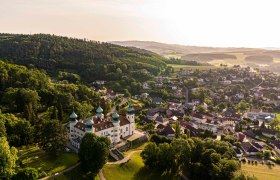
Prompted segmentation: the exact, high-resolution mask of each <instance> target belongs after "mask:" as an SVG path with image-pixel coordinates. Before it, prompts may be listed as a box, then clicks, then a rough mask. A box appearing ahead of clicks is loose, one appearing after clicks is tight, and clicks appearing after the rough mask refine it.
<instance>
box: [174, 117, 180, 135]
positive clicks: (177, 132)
mask: <svg viewBox="0 0 280 180" xmlns="http://www.w3.org/2000/svg"><path fill="white" fill-rule="evenodd" d="M180 135H181V128H180V123H179V121H176V123H175V137H176V138H178V137H180Z"/></svg>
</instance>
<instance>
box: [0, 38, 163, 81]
mask: <svg viewBox="0 0 280 180" xmlns="http://www.w3.org/2000/svg"><path fill="white" fill-rule="evenodd" d="M0 59H3V60H6V61H8V62H11V63H15V64H19V65H25V66H28V67H36V68H38V69H44V70H46V71H47V72H48V73H49V74H50V75H52V76H56V75H57V74H58V72H59V71H68V72H72V73H76V74H78V75H80V76H81V78H82V80H83V81H86V82H92V81H94V80H120V79H121V78H122V77H123V76H126V75H127V76H129V77H132V78H134V79H137V80H139V81H141V80H145V79H148V78H149V75H147V74H143V72H142V71H141V70H142V69H146V70H148V72H150V73H151V74H154V75H156V74H158V73H160V72H161V71H162V70H163V69H164V68H165V67H166V64H165V63H164V60H165V59H164V58H163V57H161V56H159V55H157V54H155V53H152V52H149V51H147V50H143V49H138V48H127V47H122V46H118V45H113V44H110V43H102V42H96V41H86V40H82V39H74V38H67V37H61V36H55V35H46V34H35V35H19V34H0Z"/></svg>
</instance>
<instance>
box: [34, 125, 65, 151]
mask: <svg viewBox="0 0 280 180" xmlns="http://www.w3.org/2000/svg"><path fill="white" fill-rule="evenodd" d="M36 130H37V136H38V143H39V146H40V147H41V148H42V149H43V150H45V151H46V152H49V153H51V154H56V153H57V152H59V151H61V150H63V149H64V148H65V146H66V142H67V139H66V128H65V126H64V125H62V124H61V123H60V122H59V121H57V120H49V121H44V122H42V123H41V124H40V125H38V127H36Z"/></svg>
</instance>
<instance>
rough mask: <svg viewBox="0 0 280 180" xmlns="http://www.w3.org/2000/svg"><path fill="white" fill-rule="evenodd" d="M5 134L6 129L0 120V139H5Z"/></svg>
mask: <svg viewBox="0 0 280 180" xmlns="http://www.w3.org/2000/svg"><path fill="white" fill-rule="evenodd" d="M6 136H7V133H6V127H5V124H4V121H1V120H0V137H6Z"/></svg>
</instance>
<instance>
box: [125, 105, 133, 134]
mask: <svg viewBox="0 0 280 180" xmlns="http://www.w3.org/2000/svg"><path fill="white" fill-rule="evenodd" d="M126 118H127V119H128V121H129V122H130V124H129V135H132V134H133V133H134V129H135V127H134V124H135V114H134V108H133V106H132V105H131V103H129V106H128V109H127V113H126Z"/></svg>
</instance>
